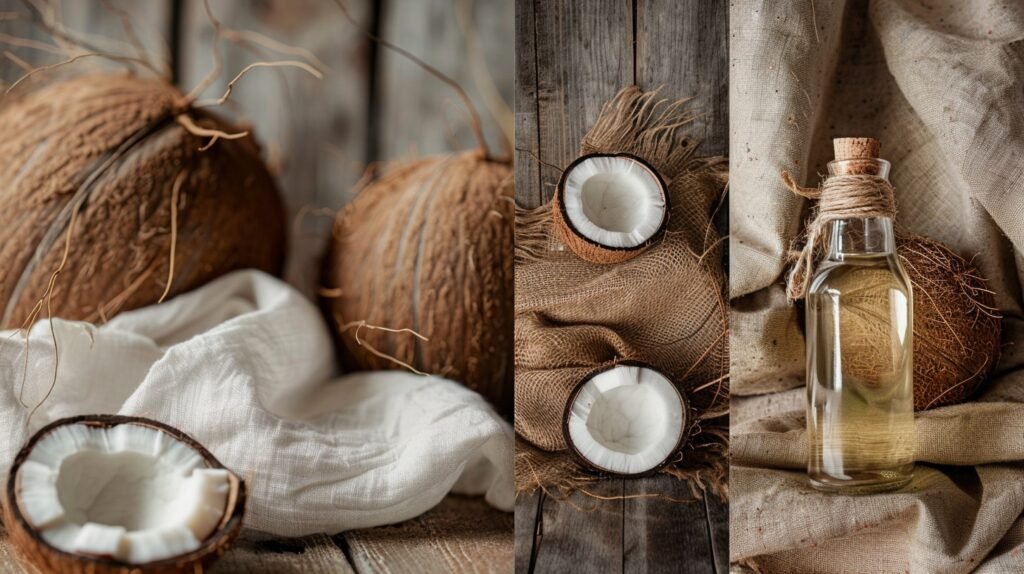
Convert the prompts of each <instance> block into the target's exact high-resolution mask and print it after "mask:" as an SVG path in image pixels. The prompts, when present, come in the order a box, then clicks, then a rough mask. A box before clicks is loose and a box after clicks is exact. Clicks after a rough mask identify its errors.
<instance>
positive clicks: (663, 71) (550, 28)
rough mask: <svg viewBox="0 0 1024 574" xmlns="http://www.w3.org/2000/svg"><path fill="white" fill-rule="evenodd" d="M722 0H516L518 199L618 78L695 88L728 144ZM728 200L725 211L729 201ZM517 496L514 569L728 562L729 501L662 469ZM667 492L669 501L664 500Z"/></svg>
mask: <svg viewBox="0 0 1024 574" xmlns="http://www.w3.org/2000/svg"><path fill="white" fill-rule="evenodd" d="M727 9H728V3H727V2H721V1H719V0H577V1H574V2H563V1H555V2H552V1H548V0H517V2H516V82H517V84H516V87H515V90H516V100H515V125H516V156H515V159H516V165H515V170H516V172H515V173H516V201H517V202H518V203H519V205H521V206H523V207H536V206H538V205H541V204H542V203H545V202H547V201H548V200H550V198H551V194H552V192H553V190H554V186H555V185H556V183H557V181H558V178H559V175H560V174H561V173H560V170H559V169H558V167H561V166H565V165H568V164H569V162H571V161H572V160H573V159H574V158H575V157H576V156H577V155H578V153H579V144H580V140H581V139H582V137H583V135H584V134H585V133H586V131H587V129H588V128H589V127H590V126H591V125H593V123H594V122H595V121H596V119H597V117H598V114H599V113H600V110H601V107H602V106H603V105H604V103H605V102H607V101H608V100H609V99H611V98H612V97H613V96H614V95H615V93H616V92H618V90H619V89H620V88H623V87H625V86H627V85H630V84H637V85H639V86H640V87H641V88H643V89H644V90H652V89H657V88H661V89H662V94H663V95H665V96H666V97H672V98H683V97H693V98H694V101H693V103H692V105H693V106H694V108H695V109H696V110H698V111H699V112H700V118H699V119H698V120H697V121H696V122H695V123H694V125H692V126H691V127H690V128H689V129H690V130H691V133H693V134H694V135H695V136H697V137H699V138H702V139H703V140H704V143H703V144H702V147H701V148H700V149H701V153H702V154H704V155H718V154H725V153H726V150H727V149H728V148H727V137H728V133H727V129H728V128H727V126H728V85H727V81H728V70H727V65H728V64H727V62H728V58H727V49H728V37H727V30H728V21H727V14H726V11H727ZM726 211H727V210H726ZM589 491H590V493H591V494H593V495H596V496H597V497H600V498H595V497H592V496H588V495H585V494H582V493H575V494H573V495H572V496H570V497H569V498H568V499H567V500H556V499H554V498H551V497H550V496H546V495H544V494H543V493H537V494H534V495H531V496H524V497H520V499H519V501H518V504H517V506H516V571H517V572H527V571H529V572H563V571H600V572H619V571H621V572H687V573H689V572H693V573H707V572H714V573H724V572H727V571H728V507H727V505H726V504H724V503H722V502H720V501H718V500H717V499H714V498H710V497H709V498H707V499H705V500H697V499H694V498H693V497H692V495H691V494H690V490H689V487H688V486H687V485H686V484H683V483H681V482H680V481H678V480H676V479H674V478H670V477H667V476H657V477H653V478H646V479H639V480H622V479H618V480H605V481H602V482H600V483H598V484H597V485H596V486H594V487H593V488H591V489H589ZM656 494H657V495H667V496H668V497H669V498H671V499H673V500H667V499H666V498H665V496H653V495H656Z"/></svg>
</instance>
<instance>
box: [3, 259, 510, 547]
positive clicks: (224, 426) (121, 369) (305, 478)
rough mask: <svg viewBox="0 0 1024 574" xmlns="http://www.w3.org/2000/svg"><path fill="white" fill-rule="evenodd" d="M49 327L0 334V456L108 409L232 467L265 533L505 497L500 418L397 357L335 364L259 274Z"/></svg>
mask: <svg viewBox="0 0 1024 574" xmlns="http://www.w3.org/2000/svg"><path fill="white" fill-rule="evenodd" d="M52 327H53V331H54V333H53V334H54V335H55V337H53V336H51V331H50V323H49V322H48V321H46V320H42V321H40V322H38V323H36V324H35V325H34V326H33V327H32V329H31V331H30V334H29V337H28V341H27V343H26V339H25V337H24V335H23V334H22V333H19V332H16V331H7V332H3V333H0V382H2V385H0V437H3V438H0V464H2V465H3V467H4V468H5V469H6V468H9V466H10V463H11V461H12V460H13V458H14V455H15V454H16V453H17V451H18V449H19V448H20V447H21V445H22V444H23V443H24V441H25V440H26V439H27V438H28V436H29V434H30V433H32V432H34V431H35V430H38V429H39V428H40V427H42V426H43V425H45V424H47V423H49V422H52V421H54V420H56V419H58V418H61V417H67V416H73V415H79V414H94V413H118V414H123V415H133V416H143V417H148V418H151V419H155V420H158V421H161V422H164V423H167V424H169V425H172V426H174V427H177V428H179V429H181V430H183V431H185V432H186V433H188V434H190V435H192V436H193V437H194V438H196V439H197V440H198V441H200V442H201V443H203V444H204V445H205V446H206V447H207V448H208V449H209V450H210V451H211V452H212V453H213V454H214V455H215V456H216V457H217V458H218V459H220V461H221V462H222V463H224V465H225V466H227V467H228V468H230V469H231V470H233V471H234V472H235V473H237V474H238V475H240V476H241V477H242V478H244V479H245V480H246V482H247V484H248V488H249V499H248V506H247V512H246V522H245V524H246V526H247V527H248V528H251V529H254V530H257V531H261V532H266V533H268V534H272V535H276V536H301V535H306V534H311V533H315V532H330V533H334V532H338V531H342V530H349V529H354V528H364V527H370V526H377V525H382V524H390V523H394V522H399V521H402V520H406V519H409V518H412V517H414V516H417V515H419V514H421V513H423V512H425V511H426V510H428V509H430V508H431V507H432V506H434V505H435V504H437V503H438V502H439V501H440V500H441V499H442V498H443V497H444V496H445V495H446V494H447V493H448V492H457V493H463V494H472V495H484V496H485V497H486V499H487V501H488V502H489V503H490V504H491V505H493V506H495V507H497V508H499V509H502V510H507V511H511V510H512V507H513V502H514V493H513V489H512V456H513V451H512V449H513V433H512V429H511V427H510V425H509V424H508V423H507V422H505V421H504V420H503V419H502V418H501V417H500V416H499V415H498V414H497V413H496V412H495V411H494V410H493V409H492V408H491V407H490V406H489V405H488V404H487V403H486V402H485V401H484V400H483V398H481V397H480V396H479V395H478V394H476V393H474V392H472V391H470V390H468V389H467V388H465V387H463V386H462V385H459V384H457V383H455V382H452V381H448V380H445V379H441V378H438V377H424V376H419V375H415V374H411V373H406V372H399V371H388V372H376V373H356V374H351V375H347V376H341V377H339V376H338V375H337V365H336V362H335V359H334V350H333V348H332V344H331V338H330V335H329V333H328V330H327V326H326V324H325V323H324V320H323V319H322V317H321V315H320V313H319V312H318V310H317V309H316V308H315V307H314V305H313V304H312V303H311V302H309V301H308V300H307V299H305V298H304V297H303V296H302V295H301V294H299V293H298V292H297V291H295V290H294V289H293V288H291V287H290V286H288V285H287V284H285V283H283V282H281V281H279V280H277V279H275V278H273V277H271V276H269V275H266V274H263V273H260V272H258V271H241V272H236V273H233V274H231V275H228V276H225V277H223V278H221V279H219V280H217V281H215V282H213V283H210V284H209V285H207V286H205V287H202V288H200V289H198V290H196V291H193V292H191V293H188V294H185V295H182V296H180V297H177V298H175V299H173V300H170V301H168V302H165V303H163V304H160V305H155V306H152V307H147V308H144V309H139V310H136V311H132V312H128V313H123V314H121V315H118V316H117V317H115V318H114V319H112V320H111V321H110V322H108V323H106V324H104V325H100V326H94V325H90V324H87V323H81V322H74V321H64V320H59V319H55V320H53V322H52ZM54 340H56V347H55V345H54ZM55 348H56V353H55ZM26 350H27V356H26ZM55 357H59V365H58V367H57V371H56V372H57V376H56V382H55V383H54V366H55V365H54V359H55ZM51 384H52V386H53V388H52V392H51V393H50V395H49V397H48V398H46V399H45V401H42V399H43V397H44V396H45V395H46V393H47V391H48V389H50V387H51ZM40 401H42V404H41V406H40V407H39V408H38V410H37V411H36V412H35V413H34V414H33V415H32V416H31V418H29V413H30V412H31V409H32V407H33V406H35V405H36V404H39V403H40ZM26 405H27V406H26Z"/></svg>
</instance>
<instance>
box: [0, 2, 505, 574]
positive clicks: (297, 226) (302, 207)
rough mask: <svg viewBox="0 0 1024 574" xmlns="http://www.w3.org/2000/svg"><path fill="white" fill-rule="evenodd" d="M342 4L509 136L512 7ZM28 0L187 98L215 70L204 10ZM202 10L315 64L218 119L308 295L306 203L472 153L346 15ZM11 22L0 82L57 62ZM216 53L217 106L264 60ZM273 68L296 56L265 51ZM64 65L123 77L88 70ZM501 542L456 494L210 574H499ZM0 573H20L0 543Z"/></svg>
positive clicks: (265, 5)
mask: <svg viewBox="0 0 1024 574" xmlns="http://www.w3.org/2000/svg"><path fill="white" fill-rule="evenodd" d="M344 1H345V4H346V5H347V6H348V7H349V9H350V10H351V12H352V14H353V15H354V17H355V18H356V19H357V20H358V22H359V23H360V25H361V26H363V27H365V28H366V29H368V30H372V31H375V32H376V33H378V34H380V35H382V36H383V37H385V38H388V39H390V40H392V41H394V42H395V43H397V44H399V45H400V46H402V47H403V48H406V49H408V50H410V51H411V52H413V53H415V54H417V55H418V56H420V57H421V58H423V59H424V60H426V61H427V62H429V63H431V64H433V65H434V66H435V67H437V68H438V69H440V70H441V71H442V72H444V73H446V74H448V75H450V76H452V77H453V78H455V79H456V80H457V81H458V82H459V83H460V84H462V85H463V87H464V88H465V89H466V90H467V92H469V94H470V96H471V97H472V98H473V100H474V102H475V105H476V106H477V107H478V108H479V110H480V113H481V114H482V115H484V117H485V122H487V125H486V132H487V136H488V141H489V145H490V146H492V147H493V148H494V149H495V150H500V149H501V140H502V137H503V136H502V134H503V133H510V132H511V130H512V123H511V122H512V112H511V102H512V98H513V84H514V79H515V78H514V76H513V71H514V63H513V54H514V46H513V42H514V39H513V34H514V29H513V26H512V21H513V18H514V6H513V5H512V3H511V2H507V1H505V0H378V1H373V0H344ZM30 3H36V4H39V5H41V6H46V5H52V6H55V9H56V13H57V14H59V16H60V18H61V20H62V21H63V22H64V24H65V25H66V26H67V28H68V29H69V30H72V31H76V33H81V34H83V35H86V36H87V37H88V39H89V40H90V41H92V42H95V43H102V44H103V46H104V49H109V50H110V51H120V52H126V51H127V52H130V51H131V47H130V46H129V45H128V44H126V41H127V35H126V33H125V30H124V29H123V22H122V17H121V16H122V15H124V16H126V17H127V18H128V19H129V20H130V21H131V24H132V27H133V28H134V30H135V35H136V36H137V37H138V38H139V40H140V41H141V43H142V45H143V47H144V49H145V51H146V53H147V54H148V55H149V56H150V57H151V59H153V60H155V61H159V62H168V63H169V64H170V66H171V68H172V69H173V70H174V72H175V76H176V81H177V84H178V85H179V87H181V88H182V90H183V91H185V92H187V91H189V90H190V89H191V88H192V87H193V86H195V85H196V84H198V83H199V82H200V81H201V79H202V78H203V77H204V76H205V75H206V73H207V72H208V70H209V69H210V67H211V66H212V46H213V42H214V40H215V35H214V28H213V25H212V24H211V22H210V20H209V18H208V17H207V16H206V13H205V10H204V8H203V4H202V1H201V0H109V1H105V0H64V1H63V2H55V1H52V0H51V2H49V3H47V2H45V1H44V0H30ZM108 5H109V7H108ZM210 7H211V9H212V11H213V13H214V15H215V16H216V17H217V18H218V19H219V20H220V21H221V22H222V23H223V25H224V26H226V27H229V28H232V29H235V30H250V31H255V32H259V33H260V34H263V35H266V36H268V37H270V38H273V39H274V40H277V41H280V42H283V43H285V44H288V45H291V46H295V47H300V48H304V49H306V50H309V51H311V52H313V53H314V54H315V55H316V57H317V58H318V59H319V60H321V61H322V62H323V63H324V64H325V65H326V68H327V69H326V73H325V77H324V79H323V80H316V79H314V78H312V77H310V76H309V75H307V74H305V73H303V72H301V71H298V70H294V69H259V70H254V72H253V73H250V74H249V75H247V76H246V77H245V78H244V79H243V80H241V81H240V82H239V83H238V85H237V86H236V88H235V91H234V93H233V94H232V98H231V101H232V103H231V104H230V105H227V106H223V107H222V108H221V110H220V111H221V113H223V114H225V115H227V116H229V117H232V118H234V119H237V120H241V121H244V122H246V123H248V124H250V125H252V126H253V131H254V133H255V136H256V138H257V140H258V141H259V142H260V144H261V146H262V148H263V150H264V152H265V156H266V157H267V158H268V162H269V163H270V165H271V167H272V168H274V170H275V171H276V172H277V174H278V181H279V183H280V186H281V190H282V193H283V194H284V196H285V201H286V204H287V207H288V210H289V217H290V220H291V221H293V222H294V224H293V229H292V236H291V244H290V256H289V267H288V271H287V277H288V279H289V281H290V282H292V283H293V284H294V285H295V286H297V287H298V288H300V289H301V290H303V291H304V292H306V293H307V294H311V293H312V292H313V290H314V289H315V286H316V280H317V276H318V271H319V258H320V254H321V251H322V249H323V246H324V242H325V239H326V235H327V233H328V231H329V225H330V218H329V217H325V216H323V215H316V214H313V215H307V216H305V217H301V218H297V217H296V216H298V215H300V214H301V213H303V212H307V211H309V210H310V209H311V208H327V209H330V210H336V209H338V208H339V207H341V206H342V205H344V204H345V203H346V202H347V201H349V200H350V199H351V198H352V197H353V194H352V188H353V184H354V183H355V182H356V181H357V180H358V179H359V177H360V175H361V174H362V173H363V170H364V168H365V167H366V166H367V165H368V164H370V163H372V162H379V161H389V160H395V159H402V158H408V157H413V156H415V155H423V154H428V153H440V152H445V151H450V150H455V149H463V148H465V147H468V146H470V145H472V143H473V142H472V139H471V135H470V132H469V130H468V125H467V123H466V115H465V113H464V111H463V110H462V108H461V107H460V104H459V103H458V99H457V97H456V96H455V94H454V93H453V92H452V91H451V90H450V89H449V88H448V87H446V86H444V85H443V84H442V83H440V82H439V81H437V80H435V79H434V78H432V77H431V76H429V75H427V74H426V73H425V72H423V71H422V70H420V69H419V68H417V67H416V66H414V65H413V64H411V63H409V62H408V61H406V60H403V59H402V58H401V56H398V55H396V54H394V53H392V52H389V51H385V50H383V49H382V48H379V47H378V46H377V45H375V44H374V43H372V42H370V41H369V40H368V39H367V38H366V36H365V35H364V34H363V33H361V32H360V31H358V30H356V29H355V28H354V27H353V26H352V25H351V24H350V23H349V22H348V21H347V20H346V19H345V17H344V16H343V14H342V12H341V11H340V10H339V9H338V7H337V6H336V5H335V4H334V0H210ZM11 13H18V14H21V15H25V14H27V13H28V12H27V8H26V5H25V3H24V2H22V1H21V0H0V85H2V83H3V82H6V83H7V84H9V83H11V82H13V81H14V80H15V79H16V78H17V77H19V76H20V75H21V74H22V73H23V72H22V70H21V69H20V68H19V67H18V65H17V64H16V63H15V62H14V60H13V59H12V58H9V57H6V56H4V55H3V53H4V51H9V52H10V53H11V54H13V56H14V57H15V58H17V59H19V60H23V61H25V62H27V63H29V64H32V65H36V66H38V65H44V64H50V63H55V62H58V61H61V60H62V59H64V58H62V57H61V56H58V55H54V54H50V53H47V52H45V51H40V50H36V49H32V48H28V47H24V46H17V45H12V38H21V39H30V40H36V41H46V40H47V39H48V38H47V36H46V35H45V34H44V33H42V32H41V31H39V30H38V29H35V28H33V27H31V26H29V25H28V24H27V22H26V21H25V20H24V19H12V18H11ZM460 14H462V15H463V17H462V18H461V20H460V18H459V16H458V15H460ZM466 14H468V15H469V16H468V18H467V17H465V15H466ZM467 22H470V23H471V24H470V25H471V26H472V27H470V28H469V30H470V32H471V34H470V35H469V36H467V35H466V34H464V33H463V30H464V28H465V25H466V23H467ZM473 30H476V36H475V40H476V42H477V45H479V46H480V48H479V50H475V51H473V50H470V49H469V48H467V46H468V45H470V44H471V43H472V42H473V38H474V36H473V34H472V31H473ZM221 49H222V51H223V62H224V70H225V72H224V74H223V75H222V76H221V77H220V78H219V79H218V80H217V81H216V82H214V83H213V84H212V85H211V86H210V87H209V88H208V89H207V90H206V91H205V92H204V93H203V97H218V96H220V95H221V94H222V93H223V92H224V89H225V87H226V85H227V82H228V80H230V78H231V77H232V76H234V74H235V73H236V72H238V71H239V70H241V69H242V68H243V67H244V66H245V65H246V64H248V63H250V62H253V61H256V60H260V59H264V60H265V59H268V58H267V57H266V54H264V55H260V54H258V53H253V50H251V49H248V48H246V47H244V46H240V45H237V44H232V43H230V42H221ZM467 54H476V55H477V57H468V56H467ZM273 59H295V57H294V56H292V55H287V54H275V55H273ZM75 66H76V67H79V68H81V69H84V70H88V69H90V68H96V69H99V68H103V69H122V68H121V66H119V65H110V64H109V63H107V64H103V63H101V62H99V61H95V60H83V61H82V62H81V64H78V63H76V64H75ZM488 94H489V95H488ZM495 94H496V95H495ZM0 97H2V96H0ZM503 106H504V114H505V115H504V116H503V115H502V114H503ZM496 117H501V118H502V120H503V121H504V123H505V124H506V125H505V126H504V129H502V127H501V126H500V125H499V124H500V123H501V122H499V121H496V120H493V119H492V118H496ZM0 532H2V531H0ZM512 533H513V517H512V515H511V514H507V513H501V512H498V511H495V510H493V509H491V508H489V507H488V506H487V505H486V504H485V503H484V502H483V501H482V500H479V499H468V498H461V497H454V496H453V497H449V498H448V499H446V500H445V501H444V502H442V504H441V505H440V506H439V507H437V508H435V509H434V510H432V511H430V512H429V513H427V514H426V515H424V516H422V517H420V518H417V519H415V520H411V521H409V522H406V523H403V524H401V525H397V526H390V527H383V528H379V529H372V530H368V531H362V532H354V533H346V534H343V535H339V536H335V537H329V536H313V537H309V538H305V539H301V540H272V541H266V540H263V541H257V540H255V539H246V540H243V541H242V542H241V543H239V544H237V545H236V547H235V548H234V549H233V550H231V551H230V552H229V553H228V554H227V555H226V556H225V558H224V559H223V560H222V561H221V562H220V563H218V565H217V566H216V567H215V571H216V572H225V573H234V572H239V573H241V572H254V573H255V572H260V573H263V572H280V573H289V572H296V573H298V572H303V573H305V572H313V573H316V572H324V573H327V572H332V573H333V572H351V571H357V572H378V571H390V572H452V571H463V570H467V571H476V572H509V571H511V570H512V559H513V551H512V549H513V534H512ZM0 571H2V572H20V571H21V570H20V568H19V567H18V566H16V565H15V563H14V562H13V561H12V558H11V555H10V549H9V548H7V546H6V545H5V544H4V543H3V541H2V538H0Z"/></svg>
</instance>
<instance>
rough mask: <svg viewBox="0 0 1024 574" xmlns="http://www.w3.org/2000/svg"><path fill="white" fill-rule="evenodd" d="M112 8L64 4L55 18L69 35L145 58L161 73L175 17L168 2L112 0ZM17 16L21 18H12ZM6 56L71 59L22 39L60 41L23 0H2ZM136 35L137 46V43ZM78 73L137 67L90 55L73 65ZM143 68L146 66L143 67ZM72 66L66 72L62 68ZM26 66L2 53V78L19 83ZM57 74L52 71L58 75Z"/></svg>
mask: <svg viewBox="0 0 1024 574" xmlns="http://www.w3.org/2000/svg"><path fill="white" fill-rule="evenodd" d="M108 4H109V7H108V6H107V5H104V3H102V2H99V1H98V0H97V1H95V2H61V3H57V4H56V5H55V8H56V9H55V11H54V16H55V17H56V18H57V19H58V20H59V21H60V22H62V23H63V26H64V27H65V28H66V29H67V30H68V33H69V34H71V35H73V36H74V37H75V38H78V39H80V40H82V41H84V42H86V43H88V44H90V45H92V46H95V47H96V48H98V49H100V50H102V51H104V52H108V53H111V54H115V55H119V56H131V57H145V58H146V59H148V60H150V61H152V63H153V66H154V67H155V68H156V69H157V70H158V71H164V70H165V69H166V62H168V48H167V37H166V35H165V33H164V31H165V29H166V24H167V22H168V21H169V19H170V12H169V9H168V8H169V3H168V2H167V0H153V1H152V2H132V1H130V0H108ZM122 14H123V15H124V16H125V17H126V18H127V19H128V21H129V23H130V30H131V34H132V36H129V33H128V32H127V31H126V30H125V27H124V23H123V22H122V19H121V16H122ZM13 15H17V16H16V17H12V16H13ZM0 34H3V37H2V38H3V39H0V54H3V53H4V52H6V51H9V52H10V54H11V55H12V56H13V57H14V58H17V59H19V60H22V61H24V62H26V63H28V64H31V65H33V66H41V65H45V64H54V63H57V62H60V61H62V60H66V59H67V58H68V56H67V54H54V53H50V52H48V51H45V50H39V49H36V48H32V47H29V46H24V45H16V44H17V43H18V39H23V40H34V41H36V42H42V43H44V44H48V45H51V46H54V47H57V44H56V43H55V42H54V41H53V39H52V38H51V37H50V35H49V34H48V33H47V32H44V31H43V30H42V29H41V28H39V27H38V26H35V25H33V24H32V23H31V18H30V11H29V9H28V8H27V7H26V5H25V4H24V3H23V2H21V1H20V0H0ZM132 37H134V38H135V39H136V40H137V42H138V44H139V49H138V50H137V49H136V48H135V47H134V45H133V44H132V40H131V38H132ZM71 66H72V67H73V69H74V71H83V70H124V69H130V68H132V67H133V66H131V65H126V64H125V63H119V62H114V61H109V60H104V59H100V58H87V59H83V60H79V61H78V62H76V63H74V64H72V65H71ZM138 69H139V70H142V68H138ZM63 71H66V70H61V72H63ZM24 73H25V72H24V70H22V68H21V67H19V65H18V64H17V63H16V62H15V61H14V60H13V59H12V58H11V57H8V56H6V55H2V56H0V80H2V81H6V82H13V81H14V80H16V79H17V78H18V77H20V76H21V75H22V74H24ZM54 73H57V72H51V73H50V74H51V75H53V74H54Z"/></svg>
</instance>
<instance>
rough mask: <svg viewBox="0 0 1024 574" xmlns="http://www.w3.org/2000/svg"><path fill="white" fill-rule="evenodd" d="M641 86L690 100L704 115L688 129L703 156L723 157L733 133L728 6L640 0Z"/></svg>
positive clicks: (706, 0) (711, 1) (713, 0)
mask: <svg viewBox="0 0 1024 574" xmlns="http://www.w3.org/2000/svg"><path fill="white" fill-rule="evenodd" d="M636 5H637V38H636V40H637V42H636V61H637V66H636V78H637V84H638V85H639V86H640V87H641V88H643V89H645V90H653V89H656V88H658V87H664V90H663V93H664V95H665V96H666V97H669V98H683V97H692V98H694V100H693V106H694V108H695V109H696V110H697V111H698V113H699V114H700V116H699V117H698V119H697V120H696V121H695V122H694V124H693V125H692V126H691V127H689V128H688V130H690V133H692V134H694V135H695V136H696V137H698V138H700V139H701V140H703V142H704V143H703V145H702V146H701V148H700V153H701V154H702V155H724V154H726V153H727V150H728V145H727V144H728V129H729V117H728V113H729V69H728V68H729V59H728V56H727V54H728V49H729V38H728V5H729V3H728V2H721V1H719V0H636Z"/></svg>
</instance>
